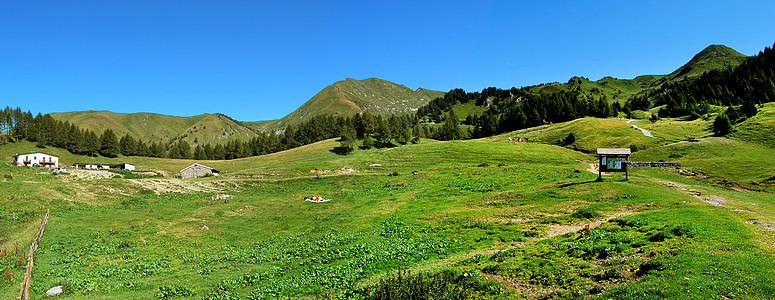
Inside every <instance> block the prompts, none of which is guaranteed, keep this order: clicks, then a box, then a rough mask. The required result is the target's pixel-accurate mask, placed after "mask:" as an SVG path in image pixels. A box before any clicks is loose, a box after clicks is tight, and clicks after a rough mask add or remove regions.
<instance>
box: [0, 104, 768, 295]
mask: <svg viewBox="0 0 775 300" xmlns="http://www.w3.org/2000/svg"><path fill="white" fill-rule="evenodd" d="M772 110H773V107H772V106H771V105H768V106H765V107H764V108H763V113H762V115H763V116H769V115H770V114H769V112H771V111H772ZM635 122H639V121H637V120H636V121H635ZM760 122H761V120H760ZM643 126H644V128H649V130H651V131H652V132H653V134H654V135H655V136H657V137H662V139H656V138H647V137H645V136H644V135H643V134H642V133H641V132H640V131H638V130H636V129H633V128H631V127H630V125H629V124H627V123H626V121H625V120H617V119H596V118H587V119H580V120H575V121H571V122H568V123H560V124H553V125H545V126H543V127H540V128H531V129H526V130H521V131H516V132H511V133H507V134H504V135H500V136H494V137H491V138H484V139H478V140H469V141H446V142H441V141H433V140H422V141H420V142H419V143H418V144H410V145H406V146H402V147H396V148H387V149H371V150H360V151H356V152H354V153H353V154H351V155H345V156H342V155H337V154H334V153H332V152H330V151H329V150H330V149H331V148H333V147H334V146H335V145H336V142H335V141H334V140H326V141H322V142H318V143H314V144H311V145H307V146H303V147H299V148H295V149H291V150H286V151H283V152H278V153H274V154H269V155H263V156H257V157H249V158H243V159H236V160H229V161H208V162H206V164H208V165H210V166H212V167H215V168H217V169H219V170H225V171H227V172H226V174H224V175H222V176H218V177H209V178H200V179H186V180H180V179H174V178H135V179H128V178H121V176H116V177H113V178H93V179H87V178H80V179H78V180H75V179H74V178H71V177H72V175H51V174H49V173H47V172H42V173H41V170H39V169H36V168H19V167H15V166H8V165H3V166H0V172H2V174H3V176H4V178H5V182H3V183H0V192H2V195H4V197H3V198H2V199H0V201H2V207H3V208H4V213H5V212H27V213H24V214H20V215H18V216H17V217H16V219H13V218H10V217H8V216H4V219H3V223H4V224H5V225H4V226H3V228H4V229H3V230H2V243H0V248H2V249H6V250H9V249H10V250H9V251H11V252H13V248H14V245H15V244H17V243H18V245H20V248H22V249H23V248H24V247H26V246H27V245H28V244H29V243H30V241H31V236H32V235H33V234H32V231H34V230H37V229H36V227H37V226H38V225H39V222H40V218H41V214H40V209H42V208H47V209H51V217H50V219H49V223H48V226H47V229H46V232H45V235H44V237H43V239H42V241H41V244H40V249H39V250H38V253H37V254H36V266H35V271H34V274H35V275H34V276H33V278H32V284H31V293H32V295H42V294H44V292H45V291H46V290H47V289H49V288H50V287H52V286H58V285H62V286H63V287H64V290H65V293H64V294H63V295H61V296H60V297H61V298H66V299H81V298H84V297H88V298H122V299H132V298H138V299H139V298H148V297H153V298H156V297H158V298H170V297H179V296H183V297H187V296H193V297H196V298H203V299H222V298H235V299H236V298H243V299H273V298H276V297H282V298H286V297H291V298H329V297H331V298H337V297H340V298H341V297H345V298H346V297H352V298H358V297H361V296H366V295H369V293H371V292H370V291H371V290H373V289H379V288H380V282H383V283H382V284H386V282H384V280H385V279H390V278H394V279H393V280H395V277H394V276H395V275H394V274H395V272H396V271H395V270H399V269H401V270H407V272H425V273H426V274H436V273H437V272H441V273H438V274H448V275H447V277H448V278H452V279H450V284H454V285H455V286H459V287H464V288H465V290H467V291H469V292H470V293H472V295H477V296H476V298H494V299H498V298H547V297H560V298H568V297H570V295H575V296H573V297H581V298H590V297H591V298H597V297H599V298H627V299H638V298H642V299H650V298H654V297H659V298H684V297H685V296H686V295H687V294H686V291H687V290H689V291H691V294H690V296H689V298H697V299H702V298H716V297H730V298H731V297H744V298H749V299H766V298H770V297H771V296H772V295H774V294H775V291H773V289H772V287H773V286H775V285H774V282H772V278H775V276H773V275H775V274H773V273H772V272H773V271H772V268H770V267H769V266H771V265H772V264H773V261H775V260H774V259H775V257H773V253H775V252H773V251H774V250H775V244H774V242H775V231H773V230H772V227H771V225H770V224H775V213H774V212H775V207H773V203H772V201H771V199H772V194H771V192H772V191H773V188H772V186H771V185H767V182H768V177H769V176H772V174H775V170H773V169H772V166H773V165H775V162H773V161H772V160H773V158H772V156H771V155H765V153H769V152H771V150H770V148H768V147H766V146H763V145H760V144H757V143H754V142H749V141H744V140H740V139H727V138H711V137H703V138H702V139H700V140H699V141H697V142H688V143H679V144H672V145H665V143H669V142H672V141H674V140H673V139H671V138H670V137H671V136H675V134H674V133H672V132H676V131H686V128H685V127H686V126H694V127H692V128H695V129H692V131H695V132H703V130H705V129H703V128H704V126H705V125H704V124H702V123H698V124H695V125H687V124H686V123H684V122H675V121H672V120H661V121H658V122H656V123H654V124H649V125H647V124H643ZM576 127H583V128H600V129H601V130H607V131H611V132H618V133H617V134H610V135H616V136H618V137H619V138H620V139H621V141H620V142H615V141H612V140H608V139H607V137H606V136H608V135H609V134H606V133H605V132H606V131H601V130H594V131H590V132H596V133H598V134H589V135H584V134H578V135H579V136H578V138H577V146H578V147H579V148H582V149H588V148H593V147H594V145H600V144H605V145H610V146H620V145H624V144H626V143H631V142H632V141H637V140H641V142H637V143H642V144H639V145H641V146H640V147H642V149H644V150H642V151H638V152H636V153H635V154H634V155H633V160H638V161H659V160H661V159H671V160H680V161H681V162H682V163H683V166H684V167H683V168H682V169H680V170H678V169H662V168H634V169H632V170H631V174H630V179H629V180H625V179H624V176H623V174H619V173H612V174H610V175H607V176H604V180H603V182H595V179H596V177H597V174H596V173H591V172H587V171H586V168H587V165H589V164H590V163H593V164H594V163H595V158H594V157H593V156H591V155H589V154H585V153H583V152H578V151H573V150H570V149H567V148H563V147H559V146H555V145H551V144H543V143H541V142H540V141H541V138H546V139H547V140H551V139H553V138H552V136H563V135H565V134H567V132H569V131H572V132H579V131H577V130H578V128H576ZM741 135H743V133H742V132H741ZM507 136H514V137H516V136H520V137H527V138H528V139H529V140H530V142H527V143H508V142H507V139H506V137H507ZM9 146H13V147H9ZM28 147H33V145H32V144H31V143H13V144H9V145H6V146H3V147H2V148H0V150H2V154H3V157H5V158H6V159H8V158H9V157H10V156H12V155H13V153H14V152H15V151H16V149H21V148H28ZM49 150H51V151H49V152H57V151H53V150H55V149H49ZM59 153H61V154H62V160H63V161H68V162H72V161H76V160H78V161H81V160H88V159H89V158H86V157H80V156H73V155H68V154H66V151H64V152H61V151H60V152H59ZM674 153H681V154H680V156H678V157H676V156H675V155H674ZM714 153H718V154H714ZM721 153H724V154H721ZM729 157H750V159H741V160H738V163H736V164H733V165H731V166H727V165H729V164H728V163H727V164H725V165H723V166H722V165H720V164H724V162H728V158H729ZM754 158H755V161H754ZM127 159H131V160H133V161H135V162H136V164H137V165H138V167H139V168H147V169H154V170H159V171H164V172H167V173H170V174H174V173H175V172H176V171H177V170H179V169H182V168H183V167H185V166H187V165H189V164H190V163H192V162H193V161H188V160H176V159H163V158H139V157H131V158H129V157H127V158H123V157H120V158H117V160H127ZM745 161H750V162H751V163H743V162H745ZM413 172H416V175H413V174H415V173H413ZM687 174H693V175H688V176H687ZM730 184H731V185H730ZM735 186H740V187H746V189H744V190H739V189H736V188H733V187H735ZM8 195H12V197H10V198H9V197H8ZM308 196H322V197H324V198H328V199H331V201H329V202H323V203H311V202H307V201H304V200H303V198H304V197H308ZM706 198H707V199H706ZM708 199H715V200H711V201H709V200H708ZM721 199H723V200H721ZM713 201H716V202H713ZM719 203H721V205H720V204H719ZM12 265H13V264H12V263H11V264H9V263H8V260H4V265H3V266H4V268H6V269H8V270H11V271H12V272H11V279H10V280H6V282H5V284H3V285H2V295H4V297H13V295H15V294H17V293H18V284H11V283H13V282H17V281H19V280H20V278H21V277H20V276H21V273H22V272H23V268H20V267H12ZM9 268H10V269H9ZM450 272H451V273H450ZM380 280H383V281H380ZM38 297H40V296H38Z"/></svg>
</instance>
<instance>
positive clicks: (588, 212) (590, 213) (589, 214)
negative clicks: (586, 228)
mask: <svg viewBox="0 0 775 300" xmlns="http://www.w3.org/2000/svg"><path fill="white" fill-rule="evenodd" d="M570 217H571V218H574V219H594V218H597V217H600V214H599V213H597V212H596V211H595V210H593V209H591V208H581V209H579V210H577V211H576V212H574V213H573V214H571V215H570Z"/></svg>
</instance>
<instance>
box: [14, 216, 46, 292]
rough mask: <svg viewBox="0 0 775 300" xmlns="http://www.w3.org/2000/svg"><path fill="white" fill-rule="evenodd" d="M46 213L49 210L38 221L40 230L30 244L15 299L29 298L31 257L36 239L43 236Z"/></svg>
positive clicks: (36, 242) (33, 253) (35, 248)
mask: <svg viewBox="0 0 775 300" xmlns="http://www.w3.org/2000/svg"><path fill="white" fill-rule="evenodd" d="M48 213H49V210H48V209H47V210H46V215H45V216H44V217H43V222H41V223H40V230H39V231H38V235H36V236H35V240H33V241H32V245H30V252H29V253H28V254H27V271H26V272H24V280H23V281H22V283H21V289H20V291H19V297H16V300H27V299H30V279H32V266H33V265H34V263H33V261H32V258H33V255H35V251H36V250H38V241H39V240H40V238H41V237H42V236H43V230H44V229H45V228H46V223H47V222H48Z"/></svg>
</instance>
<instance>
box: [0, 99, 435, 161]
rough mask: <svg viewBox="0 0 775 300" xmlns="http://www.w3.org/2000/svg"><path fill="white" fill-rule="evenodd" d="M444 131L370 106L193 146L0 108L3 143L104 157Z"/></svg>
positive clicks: (239, 154) (368, 140)
mask: <svg viewBox="0 0 775 300" xmlns="http://www.w3.org/2000/svg"><path fill="white" fill-rule="evenodd" d="M223 116H225V115H223ZM225 117H227V116H225ZM227 118H228V117H227ZM441 131H442V130H436V129H434V128H430V127H428V126H420V125H419V124H418V122H417V119H416V117H415V116H414V115H403V116H398V115H390V116H388V117H383V116H380V115H372V114H371V113H370V112H368V111H366V112H364V113H361V114H355V115H353V116H346V117H343V116H331V115H317V116H314V117H312V118H310V119H308V120H306V121H304V122H302V123H300V124H299V125H296V126H293V125H288V126H286V127H285V128H284V129H283V130H278V131H271V132H268V133H266V132H256V136H254V137H252V138H251V139H249V140H239V139H229V140H228V141H226V143H201V144H194V145H191V144H189V142H187V141H186V140H184V139H182V138H180V137H179V138H176V139H173V140H171V141H168V142H163V141H155V142H146V141H142V140H140V139H137V138H135V137H133V136H132V135H131V134H129V133H127V134H126V135H124V136H122V137H119V136H118V135H117V134H116V133H115V132H114V131H113V130H112V129H106V130H105V131H103V132H102V133H101V134H99V135H98V134H97V133H95V132H93V131H91V130H88V129H81V128H79V127H78V126H76V125H74V124H71V123H69V122H67V121H61V120H56V119H54V118H53V117H52V116H51V115H49V114H38V115H36V116H35V117H33V116H32V114H31V113H30V112H29V111H27V112H23V111H22V109H21V108H19V107H17V108H15V109H12V108H10V107H6V108H5V109H3V110H0V132H1V134H0V144H4V143H8V142H16V141H22V140H27V141H30V142H34V143H36V146H37V147H38V148H45V147H47V146H52V147H58V148H63V149H66V150H68V151H70V152H71V153H74V154H81V155H91V156H94V155H97V154H99V155H102V156H105V157H117V156H118V155H125V156H147V157H161V158H177V159H191V158H193V159H202V160H223V159H236V158H243V157H248V156H256V155H263V154H269V153H274V152H279V151H283V150H287V149H291V148H295V147H299V146H303V145H308V144H311V143H315V142H318V141H322V140H326V139H331V138H335V137H340V141H342V145H343V146H344V147H345V148H350V150H349V151H352V149H354V148H355V147H359V148H363V149H368V148H372V147H391V146H393V145H395V144H396V143H397V144H406V143H408V142H410V141H417V139H419V138H424V137H431V136H434V135H437V134H438V133H437V132H441ZM340 150H341V149H340ZM349 151H346V152H349Z"/></svg>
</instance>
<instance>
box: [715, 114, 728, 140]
mask: <svg viewBox="0 0 775 300" xmlns="http://www.w3.org/2000/svg"><path fill="white" fill-rule="evenodd" d="M731 131H732V122H730V121H729V118H728V117H727V115H726V114H720V115H718V116H717V117H716V120H715V121H713V133H715V134H716V135H719V136H724V135H727V134H728V133H730V132H731Z"/></svg>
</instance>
